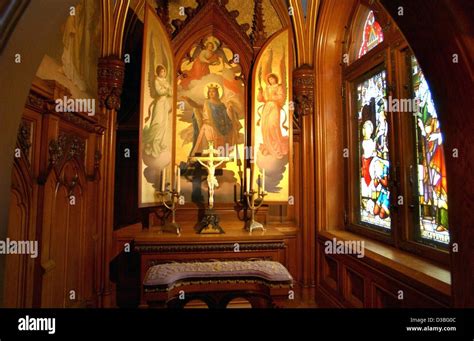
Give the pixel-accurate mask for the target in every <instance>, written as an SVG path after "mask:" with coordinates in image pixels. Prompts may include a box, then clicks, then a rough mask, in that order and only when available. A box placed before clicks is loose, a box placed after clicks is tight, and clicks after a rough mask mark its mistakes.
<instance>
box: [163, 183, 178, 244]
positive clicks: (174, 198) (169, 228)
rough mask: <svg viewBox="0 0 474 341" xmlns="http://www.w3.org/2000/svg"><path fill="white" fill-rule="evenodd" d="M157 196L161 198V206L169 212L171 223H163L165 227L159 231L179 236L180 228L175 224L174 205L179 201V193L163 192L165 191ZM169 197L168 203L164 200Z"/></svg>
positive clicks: (173, 191) (175, 191)
mask: <svg viewBox="0 0 474 341" xmlns="http://www.w3.org/2000/svg"><path fill="white" fill-rule="evenodd" d="M158 194H159V195H160V196H161V203H162V204H163V206H165V207H166V208H167V209H168V210H170V211H171V222H170V223H168V222H167V223H165V225H163V226H162V228H161V230H162V231H163V232H171V233H176V234H177V235H180V234H181V226H180V225H179V224H178V223H177V222H176V220H175V218H176V209H177V207H176V204H177V202H178V200H179V196H180V193H179V192H178V191H177V190H172V191H170V190H165V191H160V192H158ZM168 195H170V197H171V200H170V201H169V202H168V201H167V200H166V198H167V197H168Z"/></svg>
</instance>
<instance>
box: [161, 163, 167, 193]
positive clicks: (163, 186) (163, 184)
mask: <svg viewBox="0 0 474 341" xmlns="http://www.w3.org/2000/svg"><path fill="white" fill-rule="evenodd" d="M165 171H166V169H165V168H163V169H162V171H161V191H162V192H164V191H165V183H166V173H165Z"/></svg>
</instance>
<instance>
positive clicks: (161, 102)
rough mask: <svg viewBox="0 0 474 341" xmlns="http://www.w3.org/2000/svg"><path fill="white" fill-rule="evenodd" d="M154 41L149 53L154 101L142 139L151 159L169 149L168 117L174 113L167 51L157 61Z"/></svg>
mask: <svg viewBox="0 0 474 341" xmlns="http://www.w3.org/2000/svg"><path fill="white" fill-rule="evenodd" d="M153 41H154V40H153V37H152V39H151V46H150V49H149V51H148V52H149V54H150V59H149V60H150V63H149V70H148V88H149V91H150V92H149V93H150V96H151V97H152V98H153V101H152V102H151V104H150V105H149V107H148V116H147V117H146V118H145V126H144V128H143V134H142V139H143V146H144V153H145V154H146V155H148V156H150V157H153V158H157V157H158V156H159V155H160V154H161V153H162V152H163V151H165V150H167V149H168V148H169V146H168V145H167V141H166V139H165V136H166V132H167V130H168V129H169V127H168V115H169V113H170V112H171V111H172V107H171V97H172V87H171V80H170V79H169V76H170V75H169V73H168V68H169V67H168V61H167V59H166V54H165V51H163V50H162V51H160V53H159V55H158V58H157V59H158V60H157V59H155V55H156V54H157V53H156V51H155V47H154V44H153ZM160 59H161V60H160ZM155 65H156V67H155Z"/></svg>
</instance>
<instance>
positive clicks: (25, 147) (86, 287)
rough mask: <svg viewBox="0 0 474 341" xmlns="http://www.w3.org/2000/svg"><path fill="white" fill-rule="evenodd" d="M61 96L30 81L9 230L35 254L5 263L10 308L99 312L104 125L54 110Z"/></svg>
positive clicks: (54, 86)
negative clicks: (96, 309)
mask: <svg viewBox="0 0 474 341" xmlns="http://www.w3.org/2000/svg"><path fill="white" fill-rule="evenodd" d="M63 96H68V97H70V94H69V92H68V90H67V89H66V88H64V87H62V86H61V85H59V84H58V83H56V82H55V81H45V80H41V79H39V78H36V79H35V80H34V82H33V85H32V89H31V91H30V94H29V96H28V99H27V102H26V106H25V110H24V113H23V119H22V125H21V126H20V130H19V133H18V141H17V147H18V148H19V149H20V150H21V155H22V157H20V158H16V159H15V162H14V169H13V172H12V188H11V198H12V199H11V202H10V221H9V226H8V230H9V238H11V239H14V240H28V241H37V242H38V246H39V255H38V258H37V259H32V258H31V257H30V256H29V255H24V256H16V255H15V256H13V255H12V256H8V257H7V282H6V286H5V294H6V295H5V296H6V297H7V300H8V301H7V305H8V306H9V307H51V308H60V307H79V306H90V307H93V306H99V298H100V295H101V292H102V291H103V286H102V285H101V280H100V278H101V277H102V276H103V270H102V269H103V268H104V267H103V261H102V257H101V256H100V255H101V252H102V250H101V244H102V243H101V242H102V238H103V235H104V233H103V231H101V229H103V227H100V228H99V225H98V224H97V221H98V217H99V213H100V211H99V208H100V206H99V205H98V197H99V195H98V194H99V191H98V185H99V183H100V171H99V169H100V161H101V155H102V154H103V150H101V149H100V148H101V144H100V143H99V141H100V135H101V133H102V132H103V131H104V127H103V126H101V125H100V123H99V122H98V120H97V117H88V116H87V115H86V114H84V113H73V112H66V113H60V112H56V111H55V110H54V105H53V104H52V103H54V98H62V97H63ZM71 195H73V196H74V199H73V201H72V200H71ZM110 229H112V226H110ZM72 290H73V291H74V295H72V294H71V293H72V292H71V291H72Z"/></svg>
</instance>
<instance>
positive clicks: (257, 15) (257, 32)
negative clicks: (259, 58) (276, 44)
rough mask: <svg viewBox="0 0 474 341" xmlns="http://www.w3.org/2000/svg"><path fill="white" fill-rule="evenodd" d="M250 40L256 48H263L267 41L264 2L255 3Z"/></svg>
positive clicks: (258, 0)
mask: <svg viewBox="0 0 474 341" xmlns="http://www.w3.org/2000/svg"><path fill="white" fill-rule="evenodd" d="M250 40H251V41H252V45H253V46H254V47H262V46H263V44H264V43H265V40H267V34H266V33H265V20H264V19H263V7H262V0H256V1H255V5H254V12H253V20H252V33H251V34H250Z"/></svg>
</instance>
